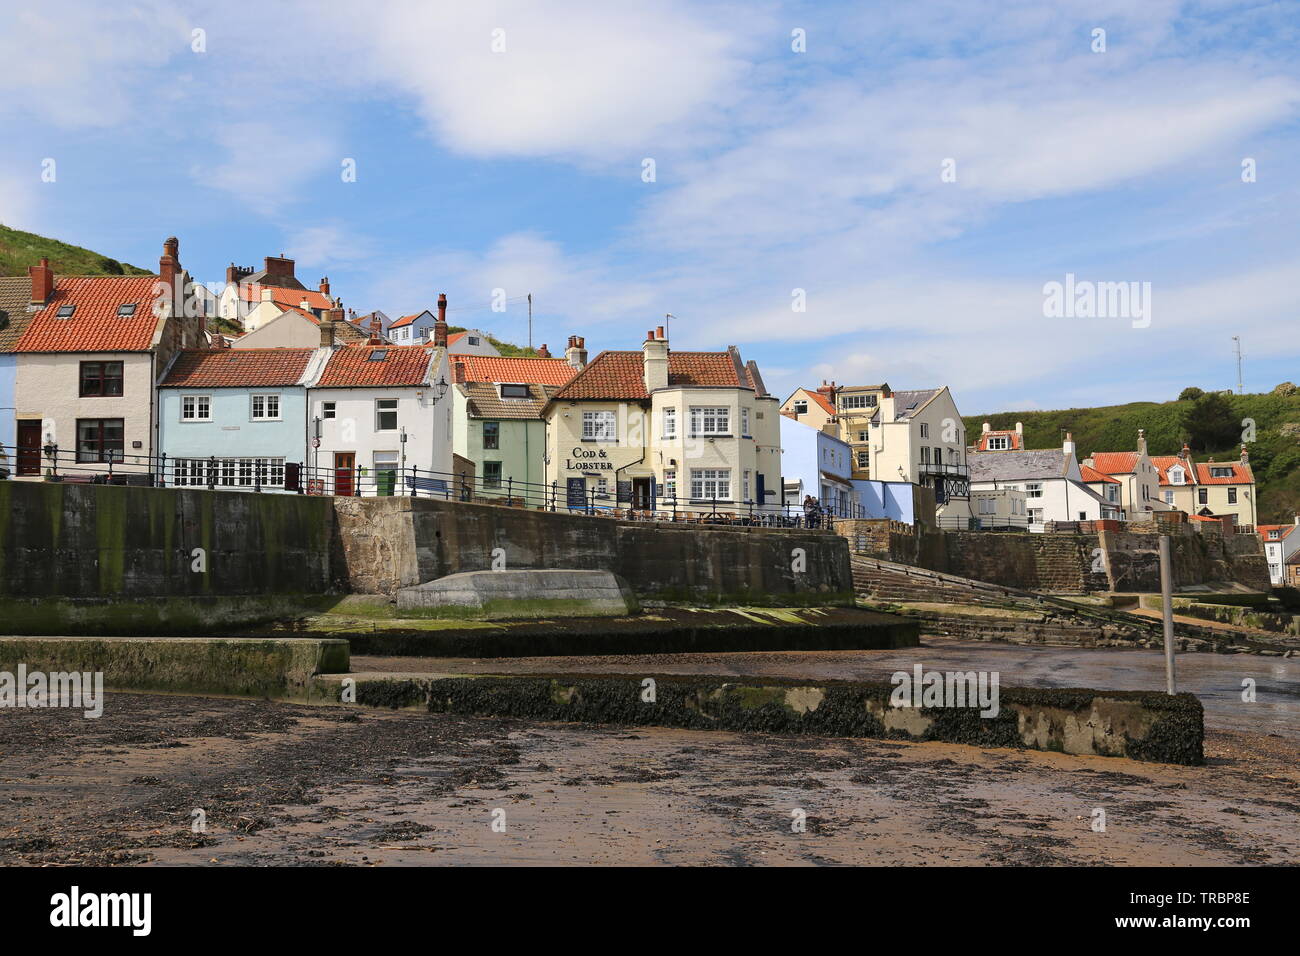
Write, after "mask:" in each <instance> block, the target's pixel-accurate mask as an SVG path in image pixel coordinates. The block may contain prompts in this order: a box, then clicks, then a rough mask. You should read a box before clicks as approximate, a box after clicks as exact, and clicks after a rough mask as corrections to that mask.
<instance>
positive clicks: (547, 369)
mask: <svg viewBox="0 0 1300 956" xmlns="http://www.w3.org/2000/svg"><path fill="white" fill-rule="evenodd" d="M453 361H454V362H459V363H460V364H462V365H464V366H465V381H467V382H517V383H519V384H525V383H527V384H532V385H563V384H565V383H566V382H568V381H569V379H571V378H573V376H574V375H576V374H577V369H575V368H574V367H573V366H572V365H570V364H569V363H568V362H566V361H565V360H564V359H559V358H549V359H548V358H505V357H502V356H497V355H457V356H456V357H455V359H453Z"/></svg>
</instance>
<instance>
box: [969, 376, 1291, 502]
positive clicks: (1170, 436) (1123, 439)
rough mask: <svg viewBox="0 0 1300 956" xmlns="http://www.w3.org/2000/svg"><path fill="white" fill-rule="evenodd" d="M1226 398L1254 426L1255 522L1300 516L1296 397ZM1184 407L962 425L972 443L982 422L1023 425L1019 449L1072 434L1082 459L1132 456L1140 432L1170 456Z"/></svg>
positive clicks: (1148, 405) (1015, 415) (1007, 416)
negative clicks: (1104, 455) (1122, 453)
mask: <svg viewBox="0 0 1300 956" xmlns="http://www.w3.org/2000/svg"><path fill="white" fill-rule="evenodd" d="M1227 398H1228V401H1229V403H1230V404H1231V405H1232V408H1233V411H1234V412H1235V413H1236V415H1237V417H1238V418H1240V419H1246V418H1251V419H1254V421H1255V427H1256V436H1255V437H1256V440H1255V441H1254V442H1249V443H1248V450H1249V452H1250V463H1251V467H1252V469H1253V471H1254V473H1255V481H1256V482H1258V484H1259V515H1260V523H1261V524H1272V523H1281V522H1289V521H1290V520H1291V516H1292V514H1294V513H1296V512H1300V391H1298V392H1296V393H1294V394H1291V395H1286V394H1281V393H1280V392H1276V391H1275V392H1270V393H1266V394H1255V395H1231V396H1227ZM1191 406H1192V402H1191V401H1174V402H1131V403H1129V404H1127V405H1106V406H1102V407H1100V408H1067V409H1063V410H1061V411H1050V412H999V413H997V414H996V415H971V416H967V417H965V418H964V419H963V420H964V421H965V424H966V432H967V435H968V436H970V439H971V441H972V442H973V441H974V438H975V436H976V435H978V434H979V433H980V429H981V428H982V427H983V423H984V422H988V423H989V424H990V425H991V426H992V427H993V428H995V429H998V428H1015V427H1016V422H1023V423H1024V426H1025V447H1026V448H1056V447H1060V444H1061V438H1062V435H1063V433H1064V432H1067V431H1068V432H1073V433H1074V440H1075V442H1076V443H1077V447H1078V449H1079V459H1080V460H1081V461H1082V460H1083V459H1084V458H1086V457H1087V456H1088V455H1090V454H1092V453H1093V452H1099V451H1132V450H1133V449H1134V447H1135V446H1136V444H1137V432H1138V429H1139V428H1145V429H1146V432H1147V447H1148V449H1149V451H1150V453H1151V454H1152V455H1174V454H1177V453H1178V450H1179V449H1180V448H1182V447H1183V439H1184V437H1185V435H1184V429H1183V426H1182V424H1181V423H1182V420H1183V415H1184V414H1185V413H1186V412H1187V410H1188V409H1189V408H1190V407H1191ZM1287 425H1292V426H1294V427H1292V428H1286V427H1285V426H1287ZM1240 453H1241V447H1240V444H1232V445H1226V446H1224V447H1220V448H1207V449H1205V450H1204V451H1198V452H1196V453H1195V457H1196V460H1197V461H1205V460H1206V459H1207V458H1210V457H1213V458H1216V459H1218V460H1219V461H1224V460H1227V459H1230V458H1236V457H1237V456H1238V455H1239V454H1240Z"/></svg>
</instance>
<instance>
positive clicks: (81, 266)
mask: <svg viewBox="0 0 1300 956" xmlns="http://www.w3.org/2000/svg"><path fill="white" fill-rule="evenodd" d="M42 256H44V257H45V258H47V259H49V260H50V265H51V266H52V267H53V269H54V271H55V272H56V273H58V274H59V275H69V276H123V275H125V276H144V275H152V274H153V273H152V271H151V270H149V269H137V268H136V267H135V266H133V265H129V264H127V263H125V262H118V261H117V260H116V259H110V258H109V257H108V256H104V255H100V254H99V253H98V252H93V251H91V250H90V249H83V248H81V246H70V245H68V244H67V243H66V242H59V241H58V240H57V239H46V238H45V237H44V236H38V235H36V234H35V233H32V232H21V231H19V230H17V229H10V228H9V227H8V226H0V276H25V275H27V267H28V266H34V265H36V264H37V263H38V262H40V260H41V257H42Z"/></svg>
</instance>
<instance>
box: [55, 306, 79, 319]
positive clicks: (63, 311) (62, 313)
mask: <svg viewBox="0 0 1300 956" xmlns="http://www.w3.org/2000/svg"><path fill="white" fill-rule="evenodd" d="M76 311H77V307H76V306H75V305H61V306H59V311H58V312H56V313H55V315H57V316H58V317H59V318H61V319H70V318H72V313H73V312H76Z"/></svg>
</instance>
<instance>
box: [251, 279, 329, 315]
mask: <svg viewBox="0 0 1300 956" xmlns="http://www.w3.org/2000/svg"><path fill="white" fill-rule="evenodd" d="M263 289H267V290H269V291H270V293H271V301H272V302H274V303H275V304H276V305H292V306H299V305H302V301H303V299H306V300H307V307H308V308H309V309H332V308H334V303H333V301H332V300H331V299H330V297H329V296H327V295H326V294H325V293H323V292H317V291H315V290H312V289H283V288H281V287H280V286H276V285H257V284H256V283H248V282H243V283H240V285H239V295H240V297H241V298H242V299H243V300H244V301H245V302H254V303H256V302H261V301H262V290H263Z"/></svg>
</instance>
